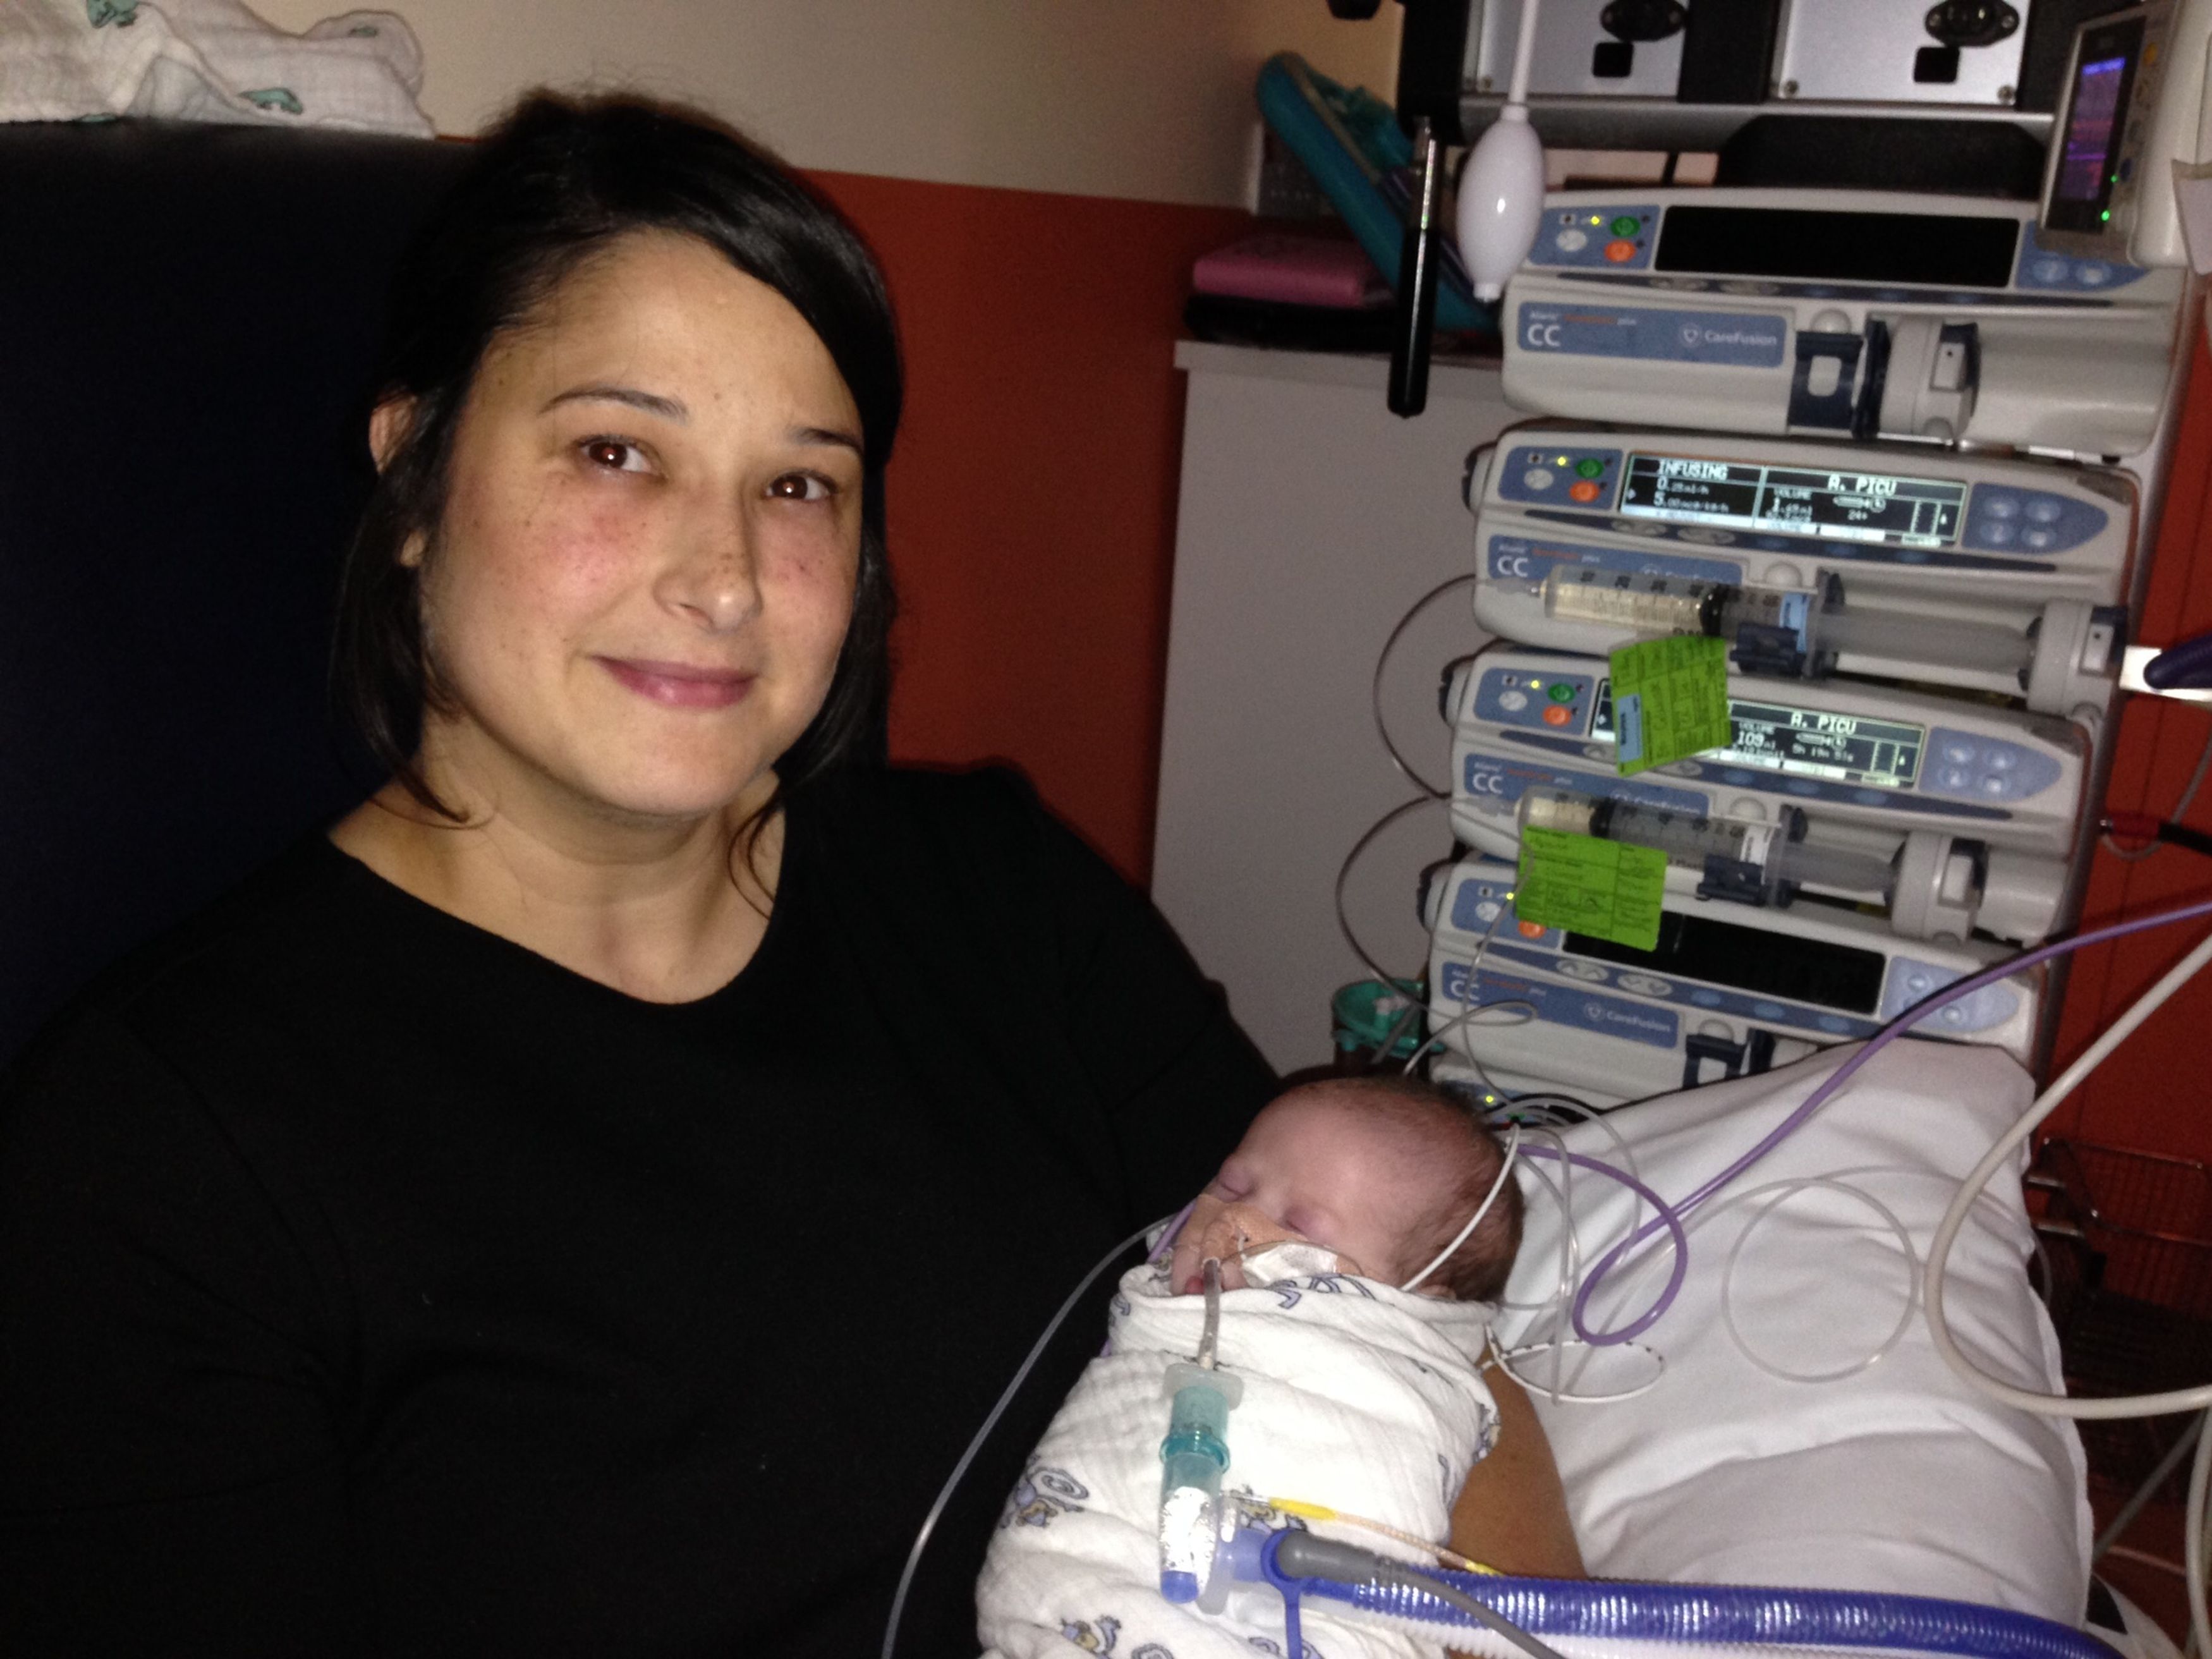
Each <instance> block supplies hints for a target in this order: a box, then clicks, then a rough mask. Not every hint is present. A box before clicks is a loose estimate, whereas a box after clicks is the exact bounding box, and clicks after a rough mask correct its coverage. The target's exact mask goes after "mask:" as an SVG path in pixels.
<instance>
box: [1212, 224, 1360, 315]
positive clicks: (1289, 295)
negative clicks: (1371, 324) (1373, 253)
mask: <svg viewBox="0 0 2212 1659" xmlns="http://www.w3.org/2000/svg"><path fill="white" fill-rule="evenodd" d="M1190 281H1191V286H1192V287H1193V288H1194V289H1197V290H1198V291H1199V292H1200V293H1201V294H1225V295H1232V296H1234V297H1235V298H1237V299H1240V300H1273V301H1277V302H1279V303H1281V304H1285V305H1294V306H1326V307H1330V308H1331V309H1334V310H1337V311H1368V310H1372V309H1375V308H1377V307H1382V306H1386V305H1388V304H1389V303H1390V285H1389V283H1386V282H1384V281H1383V274H1382V273H1381V272H1380V271H1378V270H1376V269H1375V266H1374V264H1373V262H1372V261H1370V259H1369V258H1368V257H1367V256H1366V254H1364V253H1363V252H1360V248H1359V245H1358V243H1357V242H1347V241H1340V240H1334V239H1333V238H1331V239H1324V238H1322V237H1318V236H1285V235H1283V234H1280V233H1279V232H1273V231H1269V232H1263V233H1261V234H1259V235H1257V236H1247V237H1246V238H1245V239H1244V240H1243V241H1241V242H1231V244H1230V245H1229V246H1227V247H1225V248H1217V249H1216V250H1215V251H1214V252H1212V253H1209V254H1206V256H1205V257H1204V258H1200V260H1199V262H1198V263H1197V264H1195V265H1194V266H1193V267H1192V268H1191V273H1190Z"/></svg>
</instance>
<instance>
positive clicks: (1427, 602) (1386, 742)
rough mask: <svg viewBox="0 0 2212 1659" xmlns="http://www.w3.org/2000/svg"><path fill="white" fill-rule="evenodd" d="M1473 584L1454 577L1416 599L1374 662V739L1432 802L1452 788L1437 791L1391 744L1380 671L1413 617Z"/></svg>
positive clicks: (1467, 577) (1370, 692)
mask: <svg viewBox="0 0 2212 1659" xmlns="http://www.w3.org/2000/svg"><path fill="white" fill-rule="evenodd" d="M1474 580H1475V577H1474V572H1472V571H1469V572H1468V574H1465V575H1463V576H1454V577H1453V578H1452V579H1451V580H1449V581H1443V582H1438V583H1437V585H1436V586H1434V587H1432V588H1431V589H1430V590H1429V591H1428V592H1425V593H1424V594H1422V595H1421V597H1420V598H1419V599H1415V600H1414V601H1413V607H1412V609H1410V610H1408V611H1407V612H1406V614H1405V615H1404V616H1402V617H1399V618H1398V625H1397V626H1396V627H1395V628H1393V629H1391V630H1390V637H1389V638H1388V639H1387V640H1385V641H1383V649H1382V650H1381V651H1380V652H1379V653H1376V658H1375V676H1374V678H1373V680H1372V681H1371V682H1370V685H1369V687H1368V697H1367V701H1368V705H1369V707H1370V709H1371V710H1372V711H1373V713H1374V715H1375V735H1376V737H1378V738H1382V739H1383V752H1384V753H1385V754H1387V755H1389V757H1390V763H1391V764H1392V765H1393V766H1395V767H1396V768H1397V769H1399V770H1400V771H1401V772H1403V773H1404V774H1405V775H1406V776H1407V780H1408V781H1410V782H1412V783H1413V784H1414V785H1415V786H1416V787H1419V788H1420V789H1422V790H1424V791H1425V792H1426V793H1427V794H1428V796H1429V798H1430V799H1432V800H1444V799H1449V797H1450V794H1451V787H1450V785H1449V784H1446V785H1445V786H1444V787H1443V788H1441V789H1439V788H1437V786H1436V785H1434V784H1433V783H1431V782H1430V781H1428V780H1427V779H1426V778H1425V777H1423V776H1422V775H1420V774H1419V772H1417V771H1415V770H1414V769H1413V763H1412V762H1411V761H1409V760H1407V758H1406V757H1405V756H1403V755H1402V754H1401V753H1399V752H1398V745H1397V744H1395V743H1393V742H1392V741H1391V740H1390V726H1389V721H1387V720H1384V719H1383V670H1384V669H1385V668H1387V667H1388V666H1389V662H1390V653H1392V652H1393V651H1395V650H1396V649H1397V648H1398V641H1399V638H1400V637H1401V635H1403V634H1404V633H1405V631H1406V630H1407V629H1408V628H1410V627H1412V626H1413V618H1414V617H1418V616H1419V615H1420V614H1421V612H1423V611H1426V610H1427V609H1428V608H1429V607H1430V606H1431V605H1434V604H1435V603H1436V602H1437V600H1438V599H1442V598H1443V596H1444V595H1445V594H1447V593H1449V592H1451V591H1452V590H1453V589H1454V588H1455V587H1471V586H1474Z"/></svg>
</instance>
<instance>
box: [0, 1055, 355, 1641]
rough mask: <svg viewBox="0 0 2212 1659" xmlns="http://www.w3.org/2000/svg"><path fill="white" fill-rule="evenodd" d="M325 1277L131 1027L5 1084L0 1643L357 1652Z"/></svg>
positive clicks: (36, 1062) (45, 1060) (42, 1061)
mask: <svg viewBox="0 0 2212 1659" xmlns="http://www.w3.org/2000/svg"><path fill="white" fill-rule="evenodd" d="M308 1278H309V1275H308V1274H307V1271H306V1269H305V1266H304V1263H303V1262H302V1261H301V1256H300V1255H299V1253H298V1251H297V1249H295V1245H294V1241H293V1240H292V1239H291V1238H290V1237H289V1235H288V1230H287V1229H285V1228H284V1226H283V1225H282V1223H281V1222H280V1221H279V1220H278V1218H277V1217H276V1213H275V1212H274V1211H273V1209H272V1207H271V1205H270V1200H269V1198H268V1196H267V1194H266V1193H265V1192H264V1190H263V1189H262V1188H261V1186H260V1183H259V1182H257V1181H256V1180H255V1179H254V1177H253V1176H252V1174H251V1173H250V1172H249V1171H248V1170H246V1168H245V1167H244V1166H243V1164H241V1162H240V1159H239V1158H238V1157H237V1155H236V1153H235V1152H234V1149H233V1148H232V1147H231V1146H229V1145H228V1143H227V1141H226V1139H225V1137H224V1136H223V1135H222V1133H221V1132H220V1130H219V1129H217V1127H216V1125H215V1124H214V1123H213V1122H212V1121H210V1118H209V1117H208V1116H207V1115H205V1113H204V1111H203V1110H202V1109H201V1106H200V1103H199V1102H198V1100H197V1098H196V1097H195V1095H194V1093H193V1091H192V1090H191V1088H190V1087H189V1086H187V1085H185V1084H184V1082H183V1081H182V1079H179V1077H178V1076H177V1075H176V1073H173V1071H172V1070H170V1069H169V1067H168V1066H167V1065H165V1064H164V1063H163V1062H162V1061H161V1060H159V1059H157V1058H156V1057H155V1055H154V1054H151V1053H149V1051H148V1050H147V1049H146V1048H144V1047H143V1046H142V1045H141V1044H140V1043H139V1042H137V1039H136V1038H135V1037H134V1036H133V1035H132V1034H131V1032H130V1031H129V1030H126V1029H125V1028H124V1027H123V1026H122V1025H121V1024H119V1023H118V1022H116V1021H114V1020H112V1019H109V1018H105V1017H103V1016H101V1015H100V1014H98V1013H93V1014H89V1015H85V1016H80V1017H78V1018H76V1019H74V1020H73V1021H72V1022H71V1023H70V1026H69V1027H68V1028H66V1029H64V1030H62V1031H60V1032H58V1033H56V1034H55V1035H54V1036H52V1037H50V1038H49V1039H48V1041H47V1042H46V1043H45V1044H43V1045H42V1047H41V1052H40V1054H37V1055H36V1056H35V1057H34V1059H33V1061H32V1062H31V1063H29V1064H28V1065H27V1066H26V1067H25V1070H24V1072H23V1073H22V1074H21V1075H19V1076H17V1077H15V1078H14V1079H11V1080H10V1086H9V1087H7V1088H5V1089H3V1090H0V1651H6V1652H9V1653H42V1654H56V1655H61V1654H77V1653H84V1654H95V1653H153V1652H169V1653H183V1652H221V1653H225V1654H232V1655H247V1654H260V1653H309V1652H313V1653H330V1654H337V1653H343V1652H349V1651H352V1650H354V1649H355V1646H356V1639H357V1638H358V1637H359V1635H360V1632H361V1621H360V1618H359V1610H358V1608H357V1607H356V1605H355V1604H354V1602H353V1600H352V1595H353V1577H352V1572H351V1569H350V1567H349V1559H350V1558H349V1540H348V1535H347V1527H346V1516H347V1510H346V1489H345V1476H344V1470H343V1460H342V1458H341V1456H340V1454H339V1449H338V1444H337V1436H336V1434H335V1432H334V1430H333V1427H332V1425H331V1420H330V1416H329V1407H328V1405H327V1402H326V1401H325V1389H326V1387H327V1386H328V1384H329V1381H330V1379H329V1376H328V1373H327V1366H326V1364H325V1360H324V1359H323V1358H322V1356H321V1354H320V1353H319V1352H317V1349H318V1347H319V1344H318V1343H317V1342H315V1340H313V1336H312V1334H311V1333H310V1329H309V1327H310V1325H311V1320H310V1319H309V1318H308V1316H307V1313H306V1310H307V1309H308V1308H309V1307H311V1306H312V1305H313V1293H312V1291H311V1290H310V1288H309V1285H308Z"/></svg>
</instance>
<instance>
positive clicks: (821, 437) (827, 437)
mask: <svg viewBox="0 0 2212 1659" xmlns="http://www.w3.org/2000/svg"><path fill="white" fill-rule="evenodd" d="M791 440H792V441H793V443H800V444H835V445H836V447H839V448H841V449H849V450H851V451H852V452H853V453H854V454H855V455H861V456H865V454H866V452H865V451H864V450H862V449H861V447H860V439H859V438H858V437H857V436H856V435H854V434H853V433H850V432H841V431H839V430H838V429H836V428H834V427H826V426H795V427H793V428H791Z"/></svg>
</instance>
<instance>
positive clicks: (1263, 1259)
mask: <svg viewBox="0 0 2212 1659" xmlns="http://www.w3.org/2000/svg"><path fill="white" fill-rule="evenodd" d="M1346 1271H1348V1270H1347V1269H1346V1268H1342V1267H1339V1265H1338V1263H1337V1255H1336V1252H1335V1251H1334V1250H1332V1249H1329V1248H1328V1246H1327V1245H1325V1244H1311V1243H1304V1241H1302V1240H1296V1239H1286V1240H1285V1241H1284V1242H1283V1243H1279V1244H1263V1245H1261V1247H1260V1248H1259V1249H1256V1250H1248V1251H1247V1252H1246V1253H1245V1255H1244V1279H1245V1282H1246V1283H1247V1284H1251V1285H1272V1284H1274V1283H1275V1282H1276V1281H1277V1280H1279V1279H1310V1278H1312V1277H1314V1276H1315V1275H1316V1274H1318V1273H1340V1272H1346Z"/></svg>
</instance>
